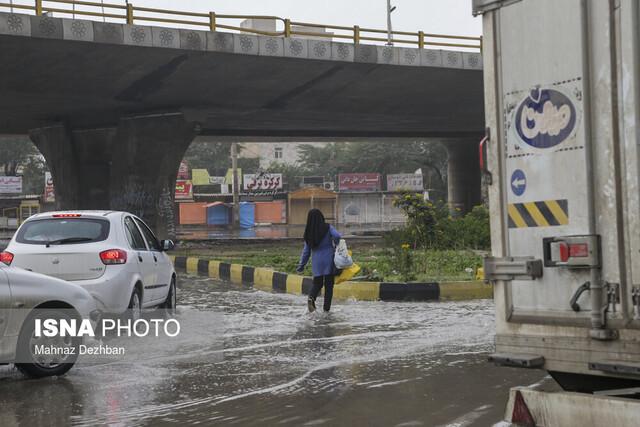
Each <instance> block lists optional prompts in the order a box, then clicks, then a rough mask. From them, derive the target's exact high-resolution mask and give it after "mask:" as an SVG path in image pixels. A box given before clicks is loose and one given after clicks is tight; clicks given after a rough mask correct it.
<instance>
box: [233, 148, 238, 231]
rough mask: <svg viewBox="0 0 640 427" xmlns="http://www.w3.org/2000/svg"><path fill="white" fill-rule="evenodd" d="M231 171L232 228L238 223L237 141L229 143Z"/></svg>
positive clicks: (236, 226)
mask: <svg viewBox="0 0 640 427" xmlns="http://www.w3.org/2000/svg"><path fill="white" fill-rule="evenodd" d="M231 173H232V174H233V228H238V224H239V223H240V189H239V188H238V187H239V185H238V143H237V142H234V143H232V144H231Z"/></svg>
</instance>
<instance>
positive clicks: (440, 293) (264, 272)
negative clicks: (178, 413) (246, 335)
mask: <svg viewBox="0 0 640 427" xmlns="http://www.w3.org/2000/svg"><path fill="white" fill-rule="evenodd" d="M170 258H171V260H172V261H173V264H174V266H175V269H176V271H179V272H186V273H187V274H194V275H201V276H207V277H210V278H212V279H219V280H226V281H228V282H231V283H233V284H236V285H245V286H252V287H254V288H256V289H260V290H263V291H270V292H279V293H290V294H296V295H308V294H309V292H310V291H311V287H312V286H313V281H312V279H311V277H304V276H300V275H297V274H288V273H281V272H277V271H273V270H270V269H268V268H262V267H252V266H248V265H241V264H230V263H226V262H221V261H216V260H208V259H201V258H196V257H186V256H175V255H170ZM492 291H493V290H492V287H491V285H487V284H484V283H483V282H442V283H436V282H432V283H393V282H344V283H340V284H339V285H336V286H335V287H334V290H333V296H334V298H336V299H341V300H345V299H356V300H360V301H378V300H382V301H438V300H470V299H484V298H492Z"/></svg>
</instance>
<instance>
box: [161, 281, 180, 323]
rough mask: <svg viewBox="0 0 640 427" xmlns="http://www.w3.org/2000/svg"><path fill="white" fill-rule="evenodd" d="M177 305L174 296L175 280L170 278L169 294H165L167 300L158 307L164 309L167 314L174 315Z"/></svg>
mask: <svg viewBox="0 0 640 427" xmlns="http://www.w3.org/2000/svg"><path fill="white" fill-rule="evenodd" d="M177 304H178V299H177V296H176V278H175V277H172V278H171V284H170V285H169V293H168V294H167V299H166V300H165V301H164V302H163V303H162V305H161V306H160V307H161V308H164V309H165V311H166V312H167V313H168V314H175V312H176V305H177Z"/></svg>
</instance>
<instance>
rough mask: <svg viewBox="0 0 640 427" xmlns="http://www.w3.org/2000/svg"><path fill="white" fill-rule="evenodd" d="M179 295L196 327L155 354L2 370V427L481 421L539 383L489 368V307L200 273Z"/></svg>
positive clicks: (185, 281) (186, 319) (186, 318)
mask: <svg viewBox="0 0 640 427" xmlns="http://www.w3.org/2000/svg"><path fill="white" fill-rule="evenodd" d="M338 286H339V285H338ZM178 295H179V304H180V312H179V314H178V319H180V321H181V323H183V324H185V325H189V324H194V325H198V326H197V328H193V327H192V328H187V327H185V328H184V329H183V331H182V332H181V335H182V338H181V339H182V341H181V342H180V345H179V346H175V348H171V349H170V351H169V352H168V353H166V354H164V355H160V356H158V357H150V356H144V357H139V358H138V360H135V361H128V362H126V363H104V364H97V365H87V364H78V365H77V366H75V367H74V368H73V369H72V370H71V371H70V372H69V373H68V374H67V375H66V376H64V377H61V378H49V379H42V380H28V379H26V378H25V377H23V376H22V375H21V374H20V373H18V372H17V371H16V370H15V369H14V368H13V367H9V366H4V367H0V424H1V425H2V426H4V427H9V426H18V425H21V426H45V425H46V426H49V425H69V424H71V425H78V426H89V425H105V424H107V425H170V424H174V425H185V424H200V425H241V426H244V425H296V426H297V425H307V426H312V425H327V426H341V425H345V426H354V425H355V426H360V425H362V426H364V425H373V426H378V425H379V426H422V425H424V426H440V425H449V426H476V425H477V426H488V425H489V426H490V425H492V424H494V423H496V422H498V421H500V420H501V418H502V415H503V411H504V406H505V404H506V399H507V397H508V392H509V388H510V387H513V386H515V385H529V384H533V383H537V382H540V381H541V380H542V381H549V380H548V379H545V373H544V372H542V371H529V370H519V369H512V368H499V367H495V366H493V365H491V364H489V363H487V362H486V359H487V354H488V353H489V352H490V351H491V349H492V341H493V333H494V332H493V331H494V322H493V316H494V312H493V302H492V301H489V300H481V301H468V302H434V303H409V302H397V303H396V302H360V301H337V302H334V307H333V309H332V312H331V314H329V315H324V314H323V313H314V314H311V315H310V314H308V313H306V297H303V296H296V295H288V294H272V293H267V292H262V291H257V290H253V289H248V288H242V287H238V286H234V285H231V284H227V283H223V282H218V281H214V280H210V279H204V278H196V277H183V278H181V280H180V289H179V293H178ZM203 313H206V314H207V317H203ZM194 319H198V321H195V320H194ZM203 319H204V321H203ZM194 329H197V330H194ZM204 331H207V332H210V331H219V333H217V332H216V333H202V332H204ZM212 341H216V342H212ZM167 345H169V344H167Z"/></svg>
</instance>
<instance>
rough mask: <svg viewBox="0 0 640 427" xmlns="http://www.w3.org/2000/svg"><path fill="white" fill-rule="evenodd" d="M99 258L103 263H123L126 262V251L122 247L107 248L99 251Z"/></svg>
mask: <svg viewBox="0 0 640 427" xmlns="http://www.w3.org/2000/svg"><path fill="white" fill-rule="evenodd" d="M100 260H101V261H102V263H103V264H104V265H112V264H124V263H126V262H127V253H126V252H125V251H123V250H122V249H109V250H106V251H102V252H100Z"/></svg>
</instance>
